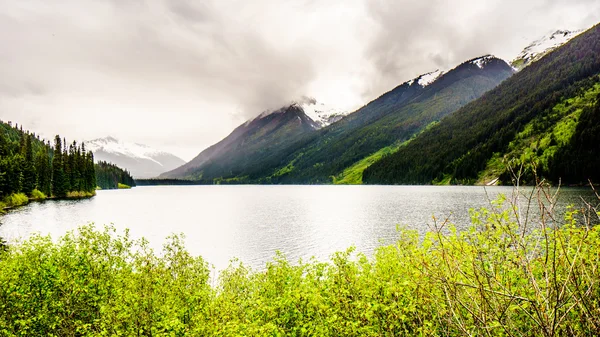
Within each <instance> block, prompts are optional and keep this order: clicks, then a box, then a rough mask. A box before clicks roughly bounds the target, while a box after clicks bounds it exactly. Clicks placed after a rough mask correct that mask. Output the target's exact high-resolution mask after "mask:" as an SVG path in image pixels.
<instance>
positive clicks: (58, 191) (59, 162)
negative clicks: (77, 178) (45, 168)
mask: <svg viewBox="0 0 600 337" xmlns="http://www.w3.org/2000/svg"><path fill="white" fill-rule="evenodd" d="M63 156H64V155H63V151H62V142H61V139H60V136H58V135H57V136H56V137H55V138H54V158H52V194H53V195H54V196H56V197H65V196H66V195H67V192H68V191H69V189H68V188H67V179H66V177H65V171H64V166H63Z"/></svg>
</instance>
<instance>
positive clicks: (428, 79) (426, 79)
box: [417, 69, 444, 88]
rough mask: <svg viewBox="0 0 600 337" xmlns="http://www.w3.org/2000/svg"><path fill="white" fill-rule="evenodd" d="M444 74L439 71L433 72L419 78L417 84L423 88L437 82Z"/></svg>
mask: <svg viewBox="0 0 600 337" xmlns="http://www.w3.org/2000/svg"><path fill="white" fill-rule="evenodd" d="M443 74H444V72H443V71H441V70H439V69H437V70H436V71H432V72H430V73H427V74H423V75H421V76H419V77H418V78H417V83H419V85H420V86H422V87H423V88H424V87H426V86H428V85H430V84H431V83H433V82H435V80H437V79H438V78H439V77H440V76H442V75H443Z"/></svg>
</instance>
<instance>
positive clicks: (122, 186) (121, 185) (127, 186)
mask: <svg viewBox="0 0 600 337" xmlns="http://www.w3.org/2000/svg"><path fill="white" fill-rule="evenodd" d="M117 187H118V188H119V189H130V188H131V186H129V185H125V184H121V183H119V184H118V186H117Z"/></svg>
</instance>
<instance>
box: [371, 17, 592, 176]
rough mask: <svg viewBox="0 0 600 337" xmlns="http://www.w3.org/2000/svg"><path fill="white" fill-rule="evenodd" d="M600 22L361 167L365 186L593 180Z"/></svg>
mask: <svg viewBox="0 0 600 337" xmlns="http://www.w3.org/2000/svg"><path fill="white" fill-rule="evenodd" d="M599 95H600V25H597V26H595V27H593V28H591V29H590V30H588V31H586V32H585V33H582V34H580V35H578V36H577V37H575V38H573V39H572V40H571V41H569V42H568V43H566V44H565V45H563V46H562V47H559V48H557V49H555V50H554V51H552V52H550V53H548V54H547V55H546V56H544V57H542V58H541V59H540V60H538V61H537V62H534V63H532V64H531V65H529V66H528V67H526V68H524V69H523V70H522V71H520V72H518V73H517V74H515V75H514V76H512V77H511V78H509V79H508V80H506V81H505V82H503V83H502V84H500V85H499V86H498V87H497V88H495V89H493V90H491V91H490V92H488V93H487V94H485V95H483V96H482V97H481V98H480V99H478V100H476V101H474V102H471V103H470V104H468V105H466V106H464V107H463V108H462V109H460V110H458V111H456V112H455V113H454V114H452V115H450V116H448V117H447V118H444V119H443V120H441V121H440V123H438V124H437V125H435V126H433V127H431V128H430V129H429V130H426V131H424V132H423V133H422V134H420V135H419V136H418V137H416V138H415V139H414V140H413V141H411V142H410V143H408V144H407V145H406V146H404V147H402V148H400V149H399V150H398V151H397V152H396V153H394V154H392V155H389V156H387V157H385V158H383V159H381V160H380V161H378V162H376V163H374V164H373V165H371V166H370V167H369V168H367V169H366V170H365V171H364V174H363V179H364V181H365V182H366V183H369V184H431V183H455V184H472V183H482V184H484V183H485V184H489V183H494V182H496V181H501V182H504V183H510V182H511V178H513V174H512V173H513V172H517V173H518V175H520V177H521V183H533V182H535V180H534V179H535V176H534V174H535V173H536V172H537V174H538V176H540V177H542V178H547V179H550V180H551V181H554V182H558V181H559V180H561V181H562V182H563V183H575V184H577V183H585V182H586V181H587V179H588V178H593V179H594V180H596V181H599V180H600V172H599V171H598V166H599V165H600V162H599V159H598V158H600V142H599V141H598V136H597V132H598V131H599V130H600V128H599V127H598V123H599V121H598V119H597V116H598V115H599V113H598V109H599V108H598V104H600V103H598V100H599V99H600V96H599Z"/></svg>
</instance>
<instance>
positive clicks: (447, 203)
mask: <svg viewBox="0 0 600 337" xmlns="http://www.w3.org/2000/svg"><path fill="white" fill-rule="evenodd" d="M530 190H531V189H529V191H530ZM526 191H527V190H526ZM500 193H503V194H506V195H507V196H510V195H511V194H512V193H513V188H512V187H487V188H484V187H480V186H479V187H478V186H470V187H462V186H439V187H438V186H255V185H245V186H152V187H136V188H133V189H131V190H112V191H108V190H107V191H98V194H97V196H96V197H94V198H92V199H86V200H63V201H46V202H39V203H38V202H36V203H31V204H29V205H27V206H24V207H21V208H18V209H15V210H13V211H10V212H9V213H8V214H7V215H5V216H2V217H0V223H1V225H0V237H3V238H4V239H5V240H6V241H7V242H9V243H11V242H15V241H18V240H20V239H23V238H27V237H28V236H29V235H30V234H31V233H34V232H39V233H42V234H50V235H52V237H53V238H56V237H59V236H60V235H62V234H64V233H65V232H67V231H69V230H73V229H75V228H77V227H78V226H79V225H82V224H87V223H90V222H94V223H95V224H96V225H104V224H111V223H112V224H114V226H115V227H116V228H117V229H119V230H122V229H125V228H129V229H130V230H131V235H132V236H133V237H135V238H139V237H145V238H147V239H148V240H149V241H150V243H151V244H152V246H153V247H155V248H156V249H160V248H161V247H162V244H163V243H164V240H165V238H166V237H167V236H168V235H169V234H172V233H184V234H185V235H186V247H187V248H188V250H189V251H190V252H191V253H193V254H194V255H201V256H202V257H204V258H205V259H206V261H208V262H209V263H211V264H213V265H214V266H215V267H216V269H217V270H222V269H223V268H225V267H226V266H227V265H228V263H229V261H230V259H232V258H234V257H236V258H239V259H240V260H241V261H242V262H243V263H245V264H248V265H250V266H252V267H254V268H261V267H262V266H264V263H265V262H266V261H269V260H271V259H272V258H273V256H274V254H275V252H276V251H277V250H279V251H281V252H283V253H284V254H285V255H286V256H287V257H288V258H289V259H290V260H292V261H297V260H298V259H299V258H303V259H307V258H310V257H311V256H315V257H316V258H318V259H321V260H323V259H326V258H328V257H329V256H330V254H332V253H334V252H336V251H341V250H345V249H346V248H348V247H350V246H351V245H354V246H356V248H357V250H358V251H359V252H364V253H366V254H370V253H372V252H373V250H374V249H375V248H376V247H377V246H379V245H381V244H385V243H392V242H394V241H395V240H396V238H397V232H396V227H397V225H398V224H401V225H405V226H406V227H408V228H412V229H416V230H418V231H419V232H420V233H425V232H426V231H427V230H428V229H429V228H430V227H429V226H430V225H432V224H433V220H432V216H435V217H437V218H440V219H445V218H447V217H448V218H449V219H450V221H452V222H453V223H455V224H456V225H457V226H458V227H459V228H464V227H465V226H468V225H469V223H470V220H469V219H470V218H469V212H468V211H469V209H470V208H476V209H477V208H480V207H487V206H489V202H488V200H489V199H494V198H496V196H497V195H498V194H500ZM581 197H584V199H586V200H594V198H593V195H592V193H591V191H590V189H589V188H587V189H586V188H563V189H561V193H560V197H559V206H560V207H561V208H563V209H564V207H565V206H566V205H567V204H576V205H578V206H579V205H582V202H581ZM595 202H596V204H597V200H595Z"/></svg>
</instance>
